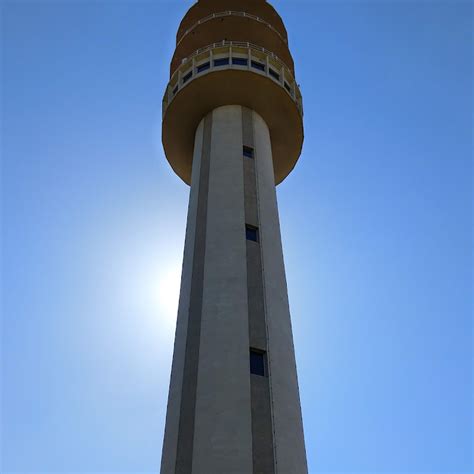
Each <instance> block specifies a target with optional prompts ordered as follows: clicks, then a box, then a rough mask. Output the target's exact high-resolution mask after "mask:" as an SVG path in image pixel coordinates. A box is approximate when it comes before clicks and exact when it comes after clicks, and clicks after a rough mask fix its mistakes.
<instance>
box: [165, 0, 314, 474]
mask: <svg viewBox="0 0 474 474" xmlns="http://www.w3.org/2000/svg"><path fill="white" fill-rule="evenodd" d="M302 117H303V111H302V99H301V94H300V91H299V88H298V85H297V83H296V82H295V72H294V64H293V59H292V56H291V54H290V51H289V49H288V39H287V33H286V30H285V26H284V25H283V22H282V20H281V18H280V17H279V15H278V14H277V13H276V11H275V10H274V9H273V7H272V6H271V5H269V4H268V3H267V2H266V1H264V0H199V1H198V2H197V3H195V4H194V5H193V6H192V7H191V8H190V9H189V11H188V12H187V13H186V15H185V17H184V18H183V20H182V22H181V24H180V26H179V29H178V34H177V38H176V50H175V53H174V55H173V59H172V61H171V78H170V82H169V84H168V87H167V88H166V92H165V95H164V99H163V146H164V149H165V153H166V157H167V159H168V161H169V163H170V165H171V166H172V168H173V170H174V171H175V172H176V174H177V175H178V176H179V177H180V178H181V179H182V180H183V181H184V182H185V183H187V184H189V185H191V191H190V199H189V210H188V222H187V230H186V241H185V248H184V260H183V272H182V279H181V294H180V300H179V310H178V320H177V327H176V339H175V346H174V356H173V366H172V372H171V382H170V389H169V399H168V411H167V417H166V429H165V437H164V444H163V456H162V463H161V474H306V473H307V464H306V454H305V447H304V437H303V427H302V420H301V408H300V400H299V393H298V382H297V376H296V364H295V355H294V349H293V336H292V330H291V322H290V312H289V307H288V296H287V287H286V279H285V269H284V264H283V254H282V246H281V239H280V225H279V220H278V209H277V200H276V189H275V185H276V184H278V183H280V182H281V181H283V180H284V179H285V177H286V176H287V175H288V174H289V173H290V171H291V170H292V169H293V167H294V166H295V164H296V161H297V160H298V157H299V155H300V152H301V147H302V143H303V118H302Z"/></svg>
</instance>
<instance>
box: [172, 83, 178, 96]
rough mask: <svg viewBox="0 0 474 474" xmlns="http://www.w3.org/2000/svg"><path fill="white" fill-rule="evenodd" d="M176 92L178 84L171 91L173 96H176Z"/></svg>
mask: <svg viewBox="0 0 474 474" xmlns="http://www.w3.org/2000/svg"><path fill="white" fill-rule="evenodd" d="M176 92H178V84H176V86H175V88H174V89H173V95H176Z"/></svg>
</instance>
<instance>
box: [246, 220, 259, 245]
mask: <svg viewBox="0 0 474 474" xmlns="http://www.w3.org/2000/svg"><path fill="white" fill-rule="evenodd" d="M245 236H246V238H247V240H251V241H252V242H258V229H257V227H254V226H253V225H248V224H247V225H246V226H245Z"/></svg>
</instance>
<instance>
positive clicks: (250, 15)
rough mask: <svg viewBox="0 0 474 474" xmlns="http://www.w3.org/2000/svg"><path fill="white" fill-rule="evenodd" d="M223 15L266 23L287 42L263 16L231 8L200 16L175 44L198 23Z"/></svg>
mask: <svg viewBox="0 0 474 474" xmlns="http://www.w3.org/2000/svg"><path fill="white" fill-rule="evenodd" d="M223 16H241V17H244V18H250V19H251V20H255V21H258V22H259V23H262V24H264V25H266V26H267V27H268V28H270V29H271V30H272V31H274V32H275V33H276V34H277V35H278V36H279V37H280V38H281V40H282V41H283V42H284V43H285V44H288V40H287V39H286V38H285V37H284V36H283V35H282V34H281V33H280V32H279V31H278V30H277V29H276V28H275V27H274V26H273V25H271V24H270V23H268V21H266V20H264V19H263V18H260V17H258V16H256V15H252V14H251V13H247V12H237V11H232V10H228V11H224V12H219V13H213V14H212V15H208V16H206V17H204V18H201V19H200V20H198V21H197V22H196V23H194V25H193V26H191V27H190V28H188V29H187V30H186V31H185V32H184V33H183V35H182V36H181V38H180V39H179V41H178V42H177V43H176V46H179V44H180V43H181V41H183V39H184V37H185V36H186V35H187V34H189V33H191V31H193V30H194V29H195V28H197V27H198V26H199V25H202V24H203V23H206V22H207V21H210V20H214V19H215V18H221V17H223Z"/></svg>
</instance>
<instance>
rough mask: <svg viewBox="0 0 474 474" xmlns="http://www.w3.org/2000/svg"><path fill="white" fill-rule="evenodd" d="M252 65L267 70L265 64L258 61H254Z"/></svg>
mask: <svg viewBox="0 0 474 474" xmlns="http://www.w3.org/2000/svg"><path fill="white" fill-rule="evenodd" d="M252 67H253V68H254V69H258V70H259V71H265V64H262V63H259V62H258V61H252Z"/></svg>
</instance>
